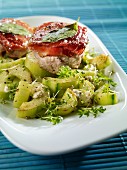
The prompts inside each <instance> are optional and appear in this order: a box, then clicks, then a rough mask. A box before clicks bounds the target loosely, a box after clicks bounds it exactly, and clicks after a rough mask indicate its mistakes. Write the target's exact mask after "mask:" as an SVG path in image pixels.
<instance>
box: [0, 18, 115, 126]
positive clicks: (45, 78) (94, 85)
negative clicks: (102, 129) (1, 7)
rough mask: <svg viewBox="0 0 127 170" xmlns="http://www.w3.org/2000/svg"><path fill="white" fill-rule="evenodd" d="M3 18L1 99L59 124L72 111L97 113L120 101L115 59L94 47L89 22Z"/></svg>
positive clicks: (0, 30)
mask: <svg viewBox="0 0 127 170" xmlns="http://www.w3.org/2000/svg"><path fill="white" fill-rule="evenodd" d="M0 23H1V24H0V53H1V56H0V101H1V103H2V104H6V103H7V102H8V101H11V102H12V105H13V107H14V108H17V111H16V116H17V117H19V118H24V119H33V118H34V119H35V118H37V119H42V120H47V121H50V122H52V123H53V124H57V123H60V122H61V121H62V120H63V119H64V117H66V116H67V115H69V114H70V115H71V114H78V115H79V117H82V116H84V115H85V116H89V115H93V116H94V117H96V116H98V114H100V113H103V112H104V111H105V110H106V108H105V107H104V106H106V105H114V104H117V103H118V96H117V92H116V91H115V86H116V85H117V84H116V82H114V81H113V79H112V75H113V74H114V71H113V63H112V60H111V58H110V56H108V55H105V54H98V53H97V52H96V50H95V49H89V39H88V37H87V28H86V27H81V26H79V25H78V22H75V23H70V24H67V23H62V22H47V23H44V24H42V25H40V26H38V27H34V28H31V27H30V26H29V25H28V24H27V23H24V22H22V21H20V20H15V19H2V20H1V21H0Z"/></svg>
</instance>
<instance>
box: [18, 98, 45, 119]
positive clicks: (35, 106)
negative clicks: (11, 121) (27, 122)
mask: <svg viewBox="0 0 127 170" xmlns="http://www.w3.org/2000/svg"><path fill="white" fill-rule="evenodd" d="M46 99H47V97H45V96H44V97H42V98H37V99H33V100H31V101H29V102H24V103H22V105H21V106H20V108H19V109H18V111H17V114H16V115H17V117H20V118H36V117H37V114H38V113H39V112H40V111H42V109H43V108H44V107H45V102H46Z"/></svg>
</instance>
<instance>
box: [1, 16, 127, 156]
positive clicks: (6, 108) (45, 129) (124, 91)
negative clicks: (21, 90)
mask: <svg viewBox="0 0 127 170" xmlns="http://www.w3.org/2000/svg"><path fill="white" fill-rule="evenodd" d="M20 19H21V20H23V21H25V22H27V23H29V24H30V25H31V26H38V25H40V24H42V23H43V22H47V21H60V22H69V23H72V22H74V20H72V19H68V18H62V17H56V16H33V17H24V18H20ZM80 25H82V26H83V24H80ZM88 37H89V40H90V46H91V47H94V48H95V49H96V51H98V52H100V53H105V54H108V55H110V57H111V58H112V60H113V67H114V70H115V74H114V80H115V81H116V82H117V84H118V86H117V87H116V90H117V91H118V92H119V103H118V104H116V105H113V106H107V110H106V112H105V113H104V114H101V115H100V116H99V117H97V118H93V117H88V118H87V117H82V118H79V116H77V115H73V116H72V115H70V116H68V117H67V118H65V119H64V120H63V122H62V123H60V124H58V125H52V124H51V123H49V122H46V121H42V120H24V119H20V118H16V116H15V109H13V107H12V105H11V104H8V105H2V104H1V105H0V128H1V131H2V133H3V134H4V135H5V136H6V137H7V138H8V139H9V140H10V141H11V142H12V143H13V144H15V145H16V146H17V147H19V148H21V149H23V150H25V151H28V152H31V153H35V154H41V155H55V154H62V153H67V152H70V151H74V150H78V149H82V148H84V147H86V146H88V145H90V144H93V143H95V142H98V141H100V140H104V139H106V138H108V137H111V136H113V135H115V134H118V133H120V132H122V131H124V130H126V129H127V85H126V84H127V76H126V74H125V72H124V71H123V70H122V68H121V67H120V66H119V65H118V63H117V62H116V61H115V59H114V58H113V56H112V55H111V54H110V53H109V51H108V50H107V49H106V47H105V46H104V45H103V43H102V42H101V41H100V40H99V38H98V37H97V36H96V35H95V34H94V33H93V32H92V31H91V30H90V29H89V28H88Z"/></svg>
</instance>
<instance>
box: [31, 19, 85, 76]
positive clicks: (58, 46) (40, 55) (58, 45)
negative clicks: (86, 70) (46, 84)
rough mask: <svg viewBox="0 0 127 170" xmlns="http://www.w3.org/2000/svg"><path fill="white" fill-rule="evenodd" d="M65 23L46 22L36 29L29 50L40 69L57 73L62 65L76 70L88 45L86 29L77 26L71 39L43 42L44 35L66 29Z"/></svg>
mask: <svg viewBox="0 0 127 170" xmlns="http://www.w3.org/2000/svg"><path fill="white" fill-rule="evenodd" d="M67 25H68V24H67V23H62V22H47V23H44V24H42V25H41V26H39V27H37V28H36V29H35V30H34V34H33V36H32V38H31V39H30V42H29V48H30V49H31V50H32V51H34V53H35V56H36V58H37V59H38V61H39V64H40V66H41V67H43V68H44V69H45V70H47V71H49V72H51V73H54V74H55V73H57V72H58V70H59V68H60V67H61V66H62V65H68V66H70V67H71V68H78V67H79V66H80V63H81V59H82V56H83V53H84V50H85V47H86V45H87V43H88V38H87V34H86V33H87V28H86V27H81V26H78V30H77V32H76V34H75V35H74V36H72V37H68V38H64V39H60V40H58V41H55V42H43V41H42V39H43V37H44V36H45V35H47V34H49V33H52V32H56V34H57V31H58V30H59V29H62V28H64V27H66V26H67Z"/></svg>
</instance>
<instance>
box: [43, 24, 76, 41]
mask: <svg viewBox="0 0 127 170" xmlns="http://www.w3.org/2000/svg"><path fill="white" fill-rule="evenodd" d="M77 31H78V24H77V22H75V23H73V24H70V25H67V26H65V27H63V28H61V29H58V30H53V31H51V32H49V33H47V34H46V35H45V36H43V37H42V42H57V41H59V40H62V39H66V38H69V37H73V36H74V35H75V34H76V33H77Z"/></svg>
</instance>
